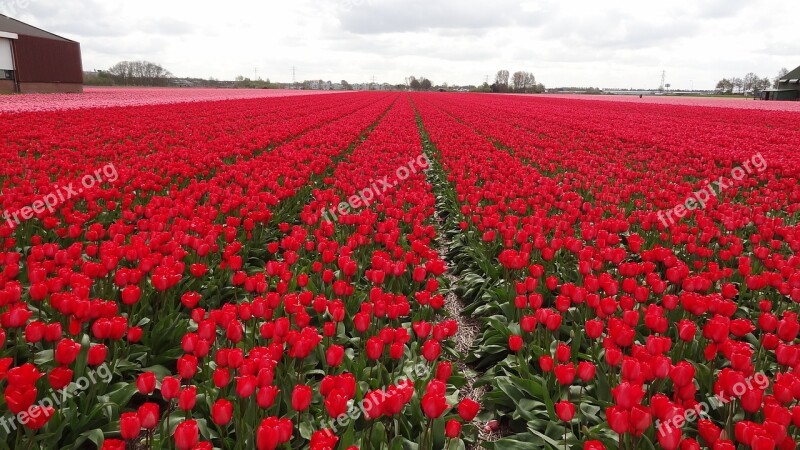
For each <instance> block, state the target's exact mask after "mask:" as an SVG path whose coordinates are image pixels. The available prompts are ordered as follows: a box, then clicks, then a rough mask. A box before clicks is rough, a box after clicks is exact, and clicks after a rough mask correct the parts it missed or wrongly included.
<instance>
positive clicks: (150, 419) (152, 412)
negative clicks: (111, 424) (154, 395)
mask: <svg viewBox="0 0 800 450" xmlns="http://www.w3.org/2000/svg"><path fill="white" fill-rule="evenodd" d="M137 415H138V416H139V422H141V424H142V428H146V429H148V430H152V429H154V428H155V427H156V426H157V425H158V420H159V418H160V417H161V413H160V409H159V406H158V403H150V402H148V403H143V404H142V405H141V406H140V407H139V410H138V411H137Z"/></svg>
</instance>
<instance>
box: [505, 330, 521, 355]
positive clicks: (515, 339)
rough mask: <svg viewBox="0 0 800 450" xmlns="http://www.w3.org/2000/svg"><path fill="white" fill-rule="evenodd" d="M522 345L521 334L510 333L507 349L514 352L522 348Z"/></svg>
mask: <svg viewBox="0 0 800 450" xmlns="http://www.w3.org/2000/svg"><path fill="white" fill-rule="evenodd" d="M523 345H524V342H523V340H522V337H521V336H517V335H514V334H512V335H511V336H509V337H508V349H509V350H511V351H512V352H514V353H516V352H518V351H520V350H522V346H523Z"/></svg>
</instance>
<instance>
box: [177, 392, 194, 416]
mask: <svg viewBox="0 0 800 450" xmlns="http://www.w3.org/2000/svg"><path fill="white" fill-rule="evenodd" d="M196 402H197V386H187V387H185V388H183V389H181V392H180V394H178V408H180V409H182V410H184V411H191V410H192V409H194V405H195V403H196Z"/></svg>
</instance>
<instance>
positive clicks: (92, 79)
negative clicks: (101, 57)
mask: <svg viewBox="0 0 800 450" xmlns="http://www.w3.org/2000/svg"><path fill="white" fill-rule="evenodd" d="M171 78H172V74H171V73H170V71H169V70H167V69H165V68H163V67H161V66H160V65H158V64H156V63H152V62H149V61H121V62H118V63H116V64H114V65H113V66H112V67H111V68H109V69H108V70H100V71H98V72H97V73H92V74H91V75H90V76H87V77H85V79H84V83H85V84H89V85H108V86H111V85H116V86H167V85H168V84H169V80H170V79H171Z"/></svg>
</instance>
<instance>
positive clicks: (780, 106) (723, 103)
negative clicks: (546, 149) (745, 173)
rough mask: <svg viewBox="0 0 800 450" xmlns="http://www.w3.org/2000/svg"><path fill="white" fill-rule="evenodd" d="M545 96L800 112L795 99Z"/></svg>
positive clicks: (547, 95) (545, 95) (549, 95)
mask: <svg viewBox="0 0 800 450" xmlns="http://www.w3.org/2000/svg"><path fill="white" fill-rule="evenodd" d="M543 96H544V97H553V98H564V99H579V100H599V101H608V102H631V103H648V104H656V105H683V106H707V107H716V108H736V109H758V110H764V111H794V112H800V102H795V101H763V100H754V99H752V98H724V97H682V96H681V97H679V96H663V95H645V96H643V97H642V98H639V96H638V95H580V94H575V95H571V94H570V95H567V94H563V95H559V94H544V95H543Z"/></svg>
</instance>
